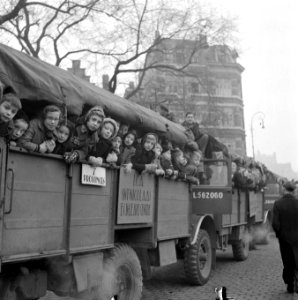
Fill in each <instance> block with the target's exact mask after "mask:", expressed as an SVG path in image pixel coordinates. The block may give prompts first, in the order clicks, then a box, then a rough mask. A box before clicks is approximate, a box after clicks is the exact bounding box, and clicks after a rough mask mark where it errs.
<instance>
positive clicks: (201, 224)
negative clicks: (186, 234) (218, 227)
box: [190, 215, 216, 248]
mask: <svg viewBox="0 0 298 300" xmlns="http://www.w3.org/2000/svg"><path fill="white" fill-rule="evenodd" d="M191 228H192V233H191V241H190V244H191V245H194V244H195V243H196V241H197V238H198V235H199V232H200V229H204V230H206V231H207V232H208V234H209V236H210V239H211V245H212V248H216V231H215V224H214V220H213V217H212V215H192V216H191Z"/></svg>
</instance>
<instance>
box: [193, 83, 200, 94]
mask: <svg viewBox="0 0 298 300" xmlns="http://www.w3.org/2000/svg"><path fill="white" fill-rule="evenodd" d="M198 92H199V84H198V83H197V82H192V83H191V93H192V94H197V93H198Z"/></svg>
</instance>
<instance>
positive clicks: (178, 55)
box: [176, 52, 184, 65]
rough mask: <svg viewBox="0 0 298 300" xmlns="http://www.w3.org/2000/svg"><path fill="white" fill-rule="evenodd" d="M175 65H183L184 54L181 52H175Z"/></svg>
mask: <svg viewBox="0 0 298 300" xmlns="http://www.w3.org/2000/svg"><path fill="white" fill-rule="evenodd" d="M176 63H177V64H179V65H183V64H184V53H183V52H176Z"/></svg>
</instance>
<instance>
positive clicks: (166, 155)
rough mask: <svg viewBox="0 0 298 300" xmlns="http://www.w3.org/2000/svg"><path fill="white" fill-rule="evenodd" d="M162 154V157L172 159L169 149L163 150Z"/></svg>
mask: <svg viewBox="0 0 298 300" xmlns="http://www.w3.org/2000/svg"><path fill="white" fill-rule="evenodd" d="M163 156H164V158H165V159H167V160H171V159H172V155H171V151H170V150H168V151H165V152H164V153H163Z"/></svg>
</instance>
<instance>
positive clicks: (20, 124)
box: [9, 110, 30, 147]
mask: <svg viewBox="0 0 298 300" xmlns="http://www.w3.org/2000/svg"><path fill="white" fill-rule="evenodd" d="M29 123H30V121H29V118H28V117H27V115H26V114H25V113H24V112H23V111H20V110H19V111H18V113H17V114H16V116H15V118H14V119H13V130H12V132H11V134H10V137H9V144H10V145H11V146H14V147H16V146H19V139H20V138H21V137H22V136H23V135H24V133H25V132H26V130H27V129H28V127H29Z"/></svg>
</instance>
